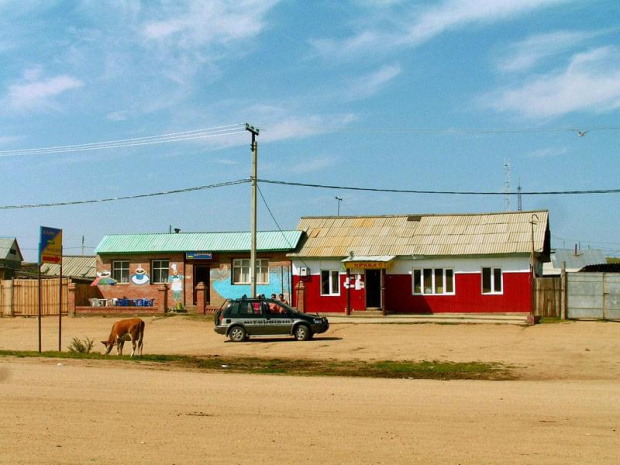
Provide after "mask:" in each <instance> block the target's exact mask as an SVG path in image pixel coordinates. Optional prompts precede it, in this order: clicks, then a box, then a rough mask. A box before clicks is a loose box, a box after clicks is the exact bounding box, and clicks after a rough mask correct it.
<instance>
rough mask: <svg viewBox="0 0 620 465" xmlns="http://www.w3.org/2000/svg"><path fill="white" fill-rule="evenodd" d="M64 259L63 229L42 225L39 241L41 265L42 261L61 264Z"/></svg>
mask: <svg viewBox="0 0 620 465" xmlns="http://www.w3.org/2000/svg"><path fill="white" fill-rule="evenodd" d="M61 261H62V229H55V228H48V227H46V226H41V240H40V241H39V265H40V264H42V263H55V264H59V263H60V262H61Z"/></svg>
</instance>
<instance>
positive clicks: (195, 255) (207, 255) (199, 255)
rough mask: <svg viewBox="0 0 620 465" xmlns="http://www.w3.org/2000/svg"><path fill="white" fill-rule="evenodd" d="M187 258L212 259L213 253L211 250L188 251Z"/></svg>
mask: <svg viewBox="0 0 620 465" xmlns="http://www.w3.org/2000/svg"><path fill="white" fill-rule="evenodd" d="M185 258H187V259H188V260H212V259H213V254H212V253H211V252H187V253H186V254H185Z"/></svg>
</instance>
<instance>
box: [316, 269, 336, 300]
mask: <svg viewBox="0 0 620 465" xmlns="http://www.w3.org/2000/svg"><path fill="white" fill-rule="evenodd" d="M323 273H329V274H328V275H327V285H328V287H329V293H324V292H323V283H324V279H323ZM320 276H321V296H325V297H334V296H339V295H340V272H339V271H338V270H321V275H320Z"/></svg>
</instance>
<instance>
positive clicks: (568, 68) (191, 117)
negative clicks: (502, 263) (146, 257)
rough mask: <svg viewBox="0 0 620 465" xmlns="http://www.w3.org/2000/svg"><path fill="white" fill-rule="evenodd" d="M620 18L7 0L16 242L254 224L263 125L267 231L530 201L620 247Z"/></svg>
mask: <svg viewBox="0 0 620 465" xmlns="http://www.w3.org/2000/svg"><path fill="white" fill-rule="evenodd" d="M619 20H620V2H618V1H617V0H600V1H597V0H438V1H430V0H425V1H415V0H384V1H378V0H377V1H373V0H358V1H348V0H342V1H320V0H316V1H312V2H308V1H301V0H299V1H294V0H234V1H227V0H210V1H167V2H158V1H142V2H141V1H138V0H125V1H122V0H116V1H111V0H110V1H101V0H70V1H54V0H40V1H35V0H19V1H17V0H0V173H1V176H2V177H1V178H0V184H1V185H2V189H1V192H2V195H1V196H0V236H9V237H16V238H17V240H18V242H19V245H20V247H21V250H22V253H23V255H24V256H25V259H26V260H29V261H36V260H37V257H38V244H39V239H40V228H41V226H46V227H52V228H59V229H62V230H63V247H64V253H65V254H66V255H79V254H82V253H86V254H92V253H94V250H95V247H96V246H97V245H98V244H99V242H100V241H101V239H102V238H103V237H104V236H105V235H109V234H133V233H167V232H169V231H171V230H172V229H174V228H178V229H180V230H181V231H183V232H203V231H249V230H250V226H251V207H250V204H251V201H250V199H251V186H250V184H249V183H248V182H247V180H248V179H249V178H250V175H251V162H252V153H251V133H250V132H249V131H247V130H246V129H245V124H246V123H248V124H250V125H251V126H253V127H255V128H258V129H259V130H260V132H259V134H258V136H257V138H256V140H257V142H258V164H257V166H258V178H259V180H260V182H259V183H258V187H259V199H258V229H259V230H278V229H283V230H286V229H295V228H296V227H297V224H298V222H299V220H300V218H301V217H305V216H325V215H332V216H336V215H338V214H339V215H343V216H344V215H347V216H349V215H390V214H443V213H487V212H503V211H507V210H509V211H516V210H518V208H519V203H521V208H522V210H524V211H531V210H540V209H542V210H549V217H550V229H551V238H552V247H556V248H573V247H575V245H578V246H579V247H581V248H582V249H585V248H596V249H603V251H604V252H605V253H606V254H607V255H608V256H616V257H617V256H620V233H619V231H620V215H619V214H618V213H619V200H620V193H619V192H618V191H619V189H620V163H618V160H617V155H618V154H617V152H618V147H619V145H618V143H617V141H618V137H619V136H620V118H619V116H620V40H619V39H620V36H619V33H620V21H619ZM614 141H615V142H614ZM237 181H240V182H237ZM267 181H277V182H278V183H274V182H267ZM282 183H286V184H282ZM325 186H327V187H325ZM193 188H199V189H193ZM519 188H520V190H521V197H520V199H521V202H519V197H518V196H517V192H518V191H519ZM364 189H367V190H364ZM390 190H396V191H408V192H389V191H390ZM175 191H180V192H175ZM592 191H599V192H596V193H592ZM600 191H604V192H600ZM605 191H607V192H605ZM609 191H611V192H609ZM429 192H430V193H429ZM550 192H555V194H550ZM569 192H577V193H569ZM155 194H161V195H155ZM109 199H118V200H109ZM67 203H69V205H67ZM42 205H47V206H42Z"/></svg>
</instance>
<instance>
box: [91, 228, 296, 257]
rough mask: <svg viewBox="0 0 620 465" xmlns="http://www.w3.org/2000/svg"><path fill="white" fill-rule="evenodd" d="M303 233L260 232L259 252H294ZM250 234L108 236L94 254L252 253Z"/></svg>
mask: <svg viewBox="0 0 620 465" xmlns="http://www.w3.org/2000/svg"><path fill="white" fill-rule="evenodd" d="M302 234H303V232H302V231H297V230H294V231H259V232H257V234H256V250H257V251H259V252H276V251H285V252H289V251H292V250H295V248H296V247H297V244H298V243H299V240H300V239H301V235H302ZM250 248H251V237H250V232H206V233H175V234H117V235H116V234H115V235H111V236H105V237H104V238H103V239H102V240H101V242H100V243H99V245H98V246H97V248H96V249H95V253H96V254H98V255H103V254H134V253H175V252H176V253H178V252H249V251H250Z"/></svg>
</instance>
